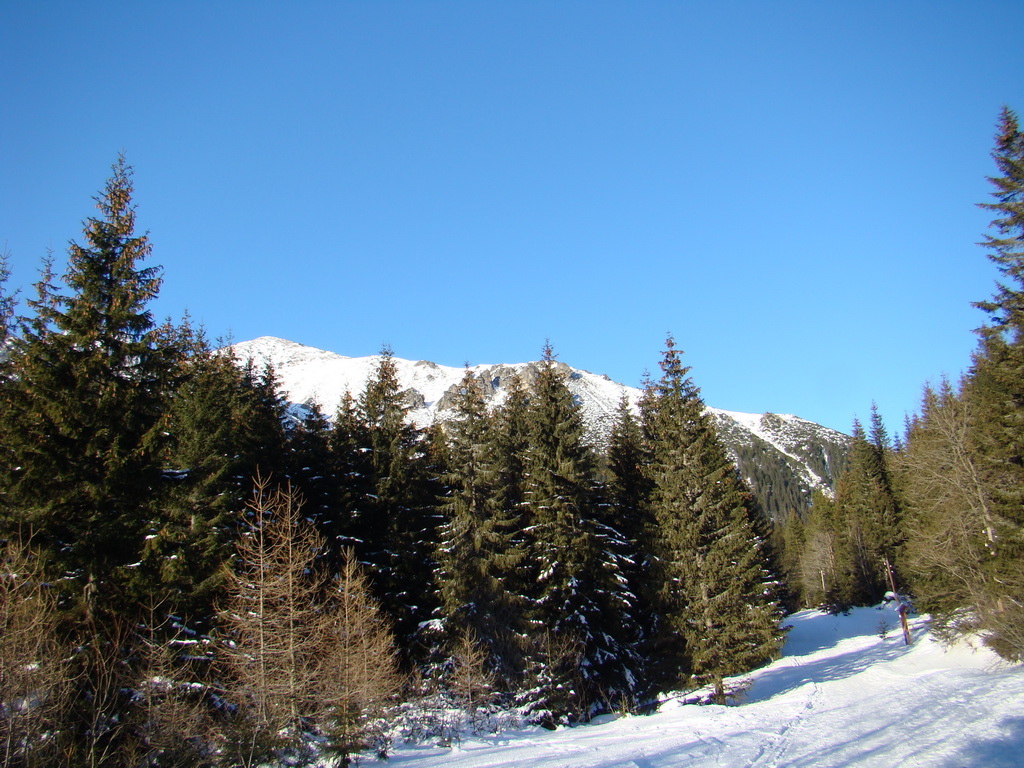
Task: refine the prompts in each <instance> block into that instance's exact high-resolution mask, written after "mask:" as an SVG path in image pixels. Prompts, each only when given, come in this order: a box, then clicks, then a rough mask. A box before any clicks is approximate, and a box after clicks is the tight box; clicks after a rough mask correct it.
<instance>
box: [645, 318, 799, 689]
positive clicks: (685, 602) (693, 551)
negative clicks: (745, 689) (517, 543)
mask: <svg viewBox="0 0 1024 768" xmlns="http://www.w3.org/2000/svg"><path fill="white" fill-rule="evenodd" d="M660 365H661V370H662V376H661V378H660V379H659V380H658V382H657V383H656V384H655V385H654V388H653V397H652V398H650V399H649V400H648V406H647V407H648V409H649V410H650V411H651V412H650V413H649V414H648V415H647V416H646V417H645V421H646V422H647V423H648V424H649V429H650V430H652V433H651V434H650V435H649V439H650V440H651V442H652V462H651V468H650V479H651V482H652V484H653V494H652V505H653V512H654V516H655V525H656V535H655V547H656V549H655V554H656V556H657V560H656V563H657V567H658V571H659V577H660V580H661V584H662V588H661V590H660V593H659V595H658V604H659V611H660V614H661V624H660V627H659V636H660V642H659V643H658V648H657V650H658V652H659V657H660V658H659V661H660V662H661V669H660V674H661V679H660V682H661V684H662V685H663V686H673V685H678V684H680V683H686V682H687V680H688V678H689V679H690V680H692V681H693V682H696V683H700V684H711V685H712V686H713V688H714V695H715V698H716V699H718V700H722V699H724V696H725V691H724V688H723V682H722V679H723V677H725V676H727V675H733V674H738V673H740V672H744V671H746V670H748V669H751V668H752V667H754V666H756V665H757V664H761V663H765V662H767V661H769V660H771V659H772V658H774V657H775V656H776V655H777V654H778V652H779V648H780V645H781V638H782V633H781V631H780V629H779V619H780V618H781V614H782V611H781V607H780V605H779V603H778V601H777V599H776V597H775V585H776V579H775V577H774V574H773V573H772V572H771V568H770V563H769V558H768V557H767V554H766V551H765V546H766V544H765V541H764V540H763V539H762V538H761V536H760V535H759V532H758V526H757V524H756V523H755V520H754V517H755V514H756V511H755V509H754V508H753V502H752V497H751V495H750V493H749V492H747V491H746V489H745V488H744V487H743V486H742V482H741V481H740V479H739V476H738V474H737V472H736V469H735V466H734V465H733V464H732V462H730V461H729V459H728V457H727V455H726V453H725V450H724V449H723V447H722V445H721V443H720V442H719V441H718V438H717V435H716V434H715V430H714V426H713V424H712V422H711V418H710V416H709V415H708V413H707V412H706V410H705V408H704V403H703V401H702V400H701V398H700V393H699V390H698V389H697V388H696V386H694V384H693V382H692V381H691V379H690V377H689V368H687V367H685V366H684V365H683V363H682V358H681V354H680V352H679V351H678V350H677V349H676V347H675V343H674V341H673V339H672V338H671V337H669V338H668V340H667V342H666V350H665V353H664V355H663V357H662V360H661V363H660Z"/></svg>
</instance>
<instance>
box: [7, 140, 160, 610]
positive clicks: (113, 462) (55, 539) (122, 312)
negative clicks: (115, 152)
mask: <svg viewBox="0 0 1024 768" xmlns="http://www.w3.org/2000/svg"><path fill="white" fill-rule="evenodd" d="M132 192H133V186H132V173H131V168H130V167H129V166H128V165H127V164H126V163H125V161H124V158H123V157H122V158H120V159H119V160H118V161H117V163H116V164H115V165H114V167H113V175H112V176H111V178H110V179H109V180H108V182H107V184H106V187H105V189H104V191H103V193H102V194H101V195H100V196H99V197H98V198H97V207H98V208H99V211H100V215H99V216H98V217H93V218H90V219H88V220H87V221H86V222H85V231H84V244H82V245H79V244H77V243H75V242H72V243H71V245H70V247H69V251H68V255H69V258H68V266H67V271H66V273H65V275H64V278H63V282H64V284H65V286H66V288H67V290H68V292H67V293H61V292H59V291H58V290H57V288H56V287H55V286H54V285H53V281H54V277H53V275H52V273H51V272H50V270H49V268H48V266H47V267H46V268H44V273H43V277H42V279H41V280H40V283H39V284H38V296H37V298H36V299H35V300H34V301H30V302H29V305H30V307H31V309H32V310H33V312H34V315H33V316H32V317H31V318H30V319H29V320H27V321H25V322H24V323H23V324H22V327H21V329H20V332H19V333H18V334H17V335H16V336H15V338H13V339H12V340H11V349H10V362H11V366H12V372H13V376H12V378H11V380H10V381H9V382H8V386H6V387H4V389H3V392H4V395H3V397H4V407H3V410H2V417H0V422H2V423H0V430H2V444H3V462H2V463H3V470H4V471H3V485H4V486H5V487H4V493H3V513H2V524H3V528H4V531H5V533H6V534H7V535H12V534H13V535H20V536H21V537H23V538H31V539H32V540H33V543H34V545H36V546H38V547H42V548H44V549H46V550H47V551H48V552H49V554H50V556H51V558H52V560H53V562H54V563H56V564H57V565H58V567H60V568H62V569H63V570H65V571H66V572H67V573H68V574H69V575H70V576H71V577H73V579H74V581H75V582H76V583H77V584H78V589H79V590H81V592H80V594H81V595H82V596H83V598H84V601H85V603H86V606H87V608H90V609H91V608H92V607H93V604H94V602H95V601H97V600H98V599H100V598H101V597H102V598H104V599H108V598H111V597H112V596H113V595H114V594H116V593H117V592H118V591H119V590H118V589H117V587H119V586H120V585H122V584H123V583H124V581H125V579H126V578H127V576H128V574H129V566H130V565H131V564H132V563H134V562H136V560H137V558H138V555H139V552H140V550H141V548H142V542H143V536H144V532H145V526H146V520H147V512H148V510H149V509H150V507H151V505H152V502H153V498H154V495H155V494H156V493H157V491H158V488H159V486H160V482H161V467H160V462H159V453H158V449H159V442H160V438H161V433H160V430H159V429H158V428H157V427H158V424H159V421H160V414H161V408H162V405H163V402H164V398H165V395H166V390H167V386H168V376H169V373H170V370H171V363H172V361H173V358H174V352H173V350H169V349H166V348H164V347H162V346H161V345H160V344H159V335H158V333H157V330H156V328H155V327H154V323H153V318H152V315H151V313H150V311H149V309H148V308H147V307H148V304H149V302H150V301H152V300H153V299H154V298H155V297H156V295H157V291H158V289H159V287H160V276H159V270H158V268H157V267H153V266H144V265H143V262H144V261H145V260H146V259H147V258H149V256H150V254H151V246H150V243H149V240H148V238H147V236H146V235H144V234H142V235H140V234H137V233H136V231H135V208H134V206H133V204H132ZM64 583H65V584H67V583H68V582H64Z"/></svg>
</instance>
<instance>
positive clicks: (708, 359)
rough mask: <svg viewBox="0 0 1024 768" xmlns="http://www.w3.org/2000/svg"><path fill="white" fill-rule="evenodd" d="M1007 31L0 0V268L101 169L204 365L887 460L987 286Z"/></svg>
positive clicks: (915, 15) (497, 7)
mask: <svg viewBox="0 0 1024 768" xmlns="http://www.w3.org/2000/svg"><path fill="white" fill-rule="evenodd" d="M1022 32H1024V3H1020V2H1016V1H1013V2H1010V1H1007V2H984V1H983V0H982V1H979V0H973V1H972V2H969V3H968V2H941V1H936V0H930V1H929V2H899V3H896V2H889V1H888V0H886V1H885V2H882V1H881V0H879V1H877V2H876V1H873V0H860V1H858V2H852V1H851V2H839V1H838V0H835V1H829V2H823V1H822V0H814V1H813V2H785V1H783V2H732V3H728V2H615V3H612V2H603V1H602V0H596V1H593V0H587V1H586V2H583V1H580V2H568V1H564V2H563V1H560V0H556V1H555V2H430V1H428V0H424V1H422V2H343V1H342V0H338V1H337V2H295V3H271V2H241V1H240V0H237V1H233V2H176V3H138V2H132V3H127V2H103V3H98V2H66V3H58V2H46V1H45V0H44V1H42V2H34V3H18V2H13V0H8V1H7V2H0V169H2V176H0V178H2V180H3V183H2V184H0V244H6V248H7V250H8V252H9V253H10V257H11V258H10V260H11V263H12V266H13V268H14V270H15V274H14V279H13V282H14V283H15V284H18V285H26V286H27V285H29V284H31V283H32V282H33V281H34V280H35V278H36V271H37V268H38V265H39V262H40V259H41V257H42V256H43V255H45V253H46V251H47V249H48V248H52V249H53V250H54V251H55V255H56V257H57V259H58V261H60V260H61V259H63V257H64V255H65V253H66V245H67V242H68V240H70V239H72V238H77V237H79V235H80V231H81V221H82V220H83V219H84V218H86V217H88V216H90V215H92V213H93V211H94V209H93V207H92V196H93V195H95V194H96V193H97V191H98V190H99V189H100V188H101V187H102V185H103V183H104V180H105V178H106V177H107V175H108V172H109V168H110V165H111V163H112V162H113V161H114V159H115V158H116V156H117V153H118V152H120V151H123V152H124V153H125V154H126V156H127V158H128V161H129V162H130V163H131V164H132V165H134V167H135V183H136V201H137V203H138V210H139V224H140V226H141V227H142V228H145V229H148V230H149V231H150V234H151V238H152V241H153V244H154V248H155V253H154V261H155V262H157V263H159V264H161V265H163V267H164V269H165V282H164V286H163V289H162V292H161V296H160V299H159V301H158V302H157V305H156V307H155V312H156V314H157V315H158V316H159V317H164V316H173V317H180V315H181V314H182V312H183V311H184V310H185V309H186V308H187V309H188V310H189V311H190V312H191V314H192V315H193V317H194V318H196V319H197V320H201V321H202V322H203V323H204V324H205V326H206V328H207V330H208V332H209V333H210V335H211V336H214V337H216V336H223V335H227V334H230V335H231V336H232V337H233V338H234V340H236V341H241V340H245V339H249V338H253V337H256V336H261V335H274V336H281V337H284V338H288V339H292V340H294V341H298V342H302V343H305V344H310V345H313V346H317V347H321V348H324V349H330V350H333V351H336V352H340V353H342V354H346V355H351V356H360V355H367V354H373V353H375V352H377V351H378V350H379V349H380V347H381V345H382V344H384V343H388V344H390V345H391V346H392V347H393V349H394V351H395V354H397V355H399V356H400V357H406V358H413V359H420V358H425V359H430V360H433V361H435V362H438V363H441V364H446V365H462V364H463V363H464V362H470V363H472V364H476V363H495V362H519V361H523V360H530V359H536V358H537V357H538V355H539V352H540V349H541V347H542V345H543V344H544V341H545V339H550V340H551V342H552V344H553V345H554V347H555V350H556V352H557V353H558V354H559V356H560V359H562V360H563V361H564V362H567V363H569V364H570V365H574V366H577V367H580V368H585V369H587V370H590V371H593V372H595V373H606V374H608V375H609V376H610V377H611V378H613V379H616V380H619V381H622V382H625V383H627V384H634V385H635V384H638V383H639V382H640V379H641V376H642V374H643V372H644V371H645V369H650V370H652V371H655V370H656V368H657V361H658V358H659V354H660V350H661V349H662V346H663V342H664V338H665V334H666V332H668V331H671V332H672V333H673V334H674V335H675V337H676V340H677V343H678V345H679V346H680V347H681V348H682V349H684V350H685V351H686V360H687V362H688V363H689V364H690V365H691V366H692V369H693V370H692V375H693V377H694V380H695V381H696V383H697V384H698V385H699V386H700V387H701V388H702V391H703V395H704V398H705V400H706V401H707V402H708V403H709V404H710V405H714V406H717V407H720V408H726V409H730V410H737V411H750V412H761V411H775V412H779V413H796V414H798V415H800V416H803V417H805V418H809V419H812V420H815V421H819V422H821V423H824V424H826V425H828V426H831V427H835V428H839V429H843V430H848V429H849V426H850V423H851V420H852V418H853V417H854V416H855V415H858V416H860V417H861V418H862V419H866V417H867V415H868V410H869V407H870V404H871V402H872V400H875V401H877V402H878V405H879V407H880V409H881V412H882V413H883V415H884V416H885V418H886V420H887V422H888V423H889V426H890V431H896V430H898V429H899V428H900V426H901V424H902V420H903V416H904V414H905V413H906V412H907V411H913V410H914V409H915V408H916V406H917V403H918V400H919V395H920V390H921V386H922V385H923V383H924V382H925V381H926V380H929V379H931V380H935V379H937V378H938V377H940V376H941V375H942V374H943V373H947V374H949V375H951V376H954V377H955V376H957V375H958V374H959V372H960V371H961V370H963V369H964V368H965V367H966V366H967V365H968V364H969V359H970V353H971V351H972V349H973V348H974V343H975V341H974V336H973V334H972V332H971V331H972V329H973V328H975V327H977V326H978V325H979V324H980V323H981V322H982V320H983V317H982V315H981V313H980V312H979V311H978V310H975V309H972V308H971V306H970V302H972V301H976V300H981V299H985V298H987V297H988V296H989V295H990V294H991V293H992V289H993V285H994V280H995V278H996V274H995V271H994V268H993V267H992V266H991V265H990V264H989V262H988V261H987V260H986V258H985V255H984V251H983V249H981V248H979V247H977V245H975V243H977V242H978V241H979V240H981V238H982V235H983V234H984V232H985V230H986V226H987V223H988V219H989V218H990V216H989V215H987V214H986V213H985V212H984V211H981V210H979V209H978V208H977V207H976V206H975V204H976V203H978V202H983V201H985V200H987V199H988V197H989V190H990V188H989V185H988V183H987V182H986V180H985V177H986V175H989V174H991V173H992V172H993V170H994V166H993V164H992V161H991V157H990V151H991V146H992V136H993V134H994V125H995V121H996V118H997V115H998V112H999V109H1000V108H1001V107H1002V106H1003V105H1004V104H1006V105H1009V106H1010V107H1011V108H1015V109H1017V110H1024V46H1021V45H1020V38H1021V33H1022Z"/></svg>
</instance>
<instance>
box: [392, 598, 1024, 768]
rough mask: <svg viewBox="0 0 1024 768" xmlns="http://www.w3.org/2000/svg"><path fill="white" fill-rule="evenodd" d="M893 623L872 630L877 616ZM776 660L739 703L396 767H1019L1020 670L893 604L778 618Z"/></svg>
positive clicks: (673, 710)
mask: <svg viewBox="0 0 1024 768" xmlns="http://www.w3.org/2000/svg"><path fill="white" fill-rule="evenodd" d="M883 621H884V622H885V623H886V624H887V625H888V626H889V628H890V630H889V632H888V634H887V636H886V637H885V639H884V640H883V639H881V638H880V637H879V635H878V631H879V623H880V622H883ZM788 623H789V624H792V626H793V629H792V631H791V632H790V634H789V637H788V639H787V642H786V646H785V649H784V656H783V658H782V659H780V660H779V661H777V662H775V663H774V664H772V665H770V666H768V667H766V668H764V669H761V670H758V671H756V672H754V673H752V674H750V675H749V676H748V679H749V681H750V683H751V685H750V688H749V690H748V691H747V693H746V696H745V699H744V701H743V703H742V704H740V705H737V706H714V705H711V706H695V705H683V704H681V703H680V702H678V701H673V700H669V701H668V702H666V703H665V704H664V705H662V707H661V708H660V710H659V711H658V712H657V713H656V714H653V715H648V716H632V717H617V718H616V717H605V718H603V719H601V720H600V721H598V722H595V723H591V724H589V725H586V726H580V727H577V728H564V729H559V730H557V731H545V730H542V729H540V728H531V729H527V730H518V731H506V732H503V733H500V734H497V735H492V736H483V737H464V738H463V739H462V742H461V744H460V745H459V746H457V747H455V748H443V749H442V748H438V747H430V746H423V745H419V746H409V745H396V749H395V752H394V754H393V755H392V757H391V760H390V764H391V765H392V766H396V767H400V768H434V767H435V766H437V767H440V766H444V767H445V768H485V767H486V766H505V767H514V766H522V767H523V768H527V766H528V767H529V768H669V767H671V766H701V767H702V768H703V766H719V767H722V768H739V767H740V766H743V767H744V768H750V767H754V766H761V767H764V766H793V767H798V766H804V767H807V768H810V767H811V766H813V767H814V768H827V767H828V766H886V767H887V768H909V767H911V766H917V767H920V768H924V767H925V766H927V768H936V767H940V768H946V767H948V768H965V767H967V766H971V767H975V766H976V767H977V768H1010V767H1011V766H1013V767H1016V768H1020V767H1021V766H1024V667H1011V666H1007V665H1005V664H1002V663H1001V662H1000V661H999V659H998V658H997V657H996V656H995V655H994V654H992V653H991V652H990V651H988V650H987V649H985V648H982V647H978V645H977V644H971V643H960V644H958V645H956V646H954V647H952V648H945V647H943V646H942V645H940V644H939V643H938V642H937V641H935V640H934V639H933V638H932V637H931V636H930V635H929V634H928V632H927V628H926V622H925V620H924V619H912V620H911V627H912V630H913V632H914V643H913V645H911V646H909V647H907V646H905V645H904V643H903V637H902V634H901V633H900V632H899V630H898V618H897V616H896V613H895V611H894V610H893V609H892V608H891V607H888V608H884V609H882V610H879V609H874V608H862V609H858V610H854V611H852V612H851V613H850V615H848V616H828V615H825V614H822V613H818V612H814V611H805V612H802V613H798V614H795V615H793V616H791V617H789V619H788Z"/></svg>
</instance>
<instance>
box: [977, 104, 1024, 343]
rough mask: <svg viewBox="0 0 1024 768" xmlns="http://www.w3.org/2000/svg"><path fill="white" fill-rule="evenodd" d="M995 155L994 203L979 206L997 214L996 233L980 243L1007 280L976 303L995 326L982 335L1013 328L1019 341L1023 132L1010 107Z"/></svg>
mask: <svg viewBox="0 0 1024 768" xmlns="http://www.w3.org/2000/svg"><path fill="white" fill-rule="evenodd" d="M992 158H993V160H995V164H996V168H998V170H999V172H1000V173H1001V175H999V176H990V177H989V181H990V182H991V183H992V185H993V186H994V187H995V189H994V191H993V192H992V197H993V198H995V202H991V203H979V206H980V207H981V208H984V209H986V210H989V211H994V212H995V213H996V214H997V215H996V218H995V219H993V220H992V222H991V224H990V225H989V226H990V227H992V228H993V229H994V230H995V232H996V233H997V234H996V236H993V235H986V236H985V240H984V241H983V242H982V243H981V245H982V246H983V247H985V248H987V249H988V250H989V254H988V257H989V259H991V260H992V261H993V262H994V263H995V264H996V266H997V267H998V268H999V271H1000V273H1001V274H1002V276H1003V277H1004V278H1005V282H1000V283H998V284H997V288H996V293H995V295H994V296H993V298H992V300H990V301H980V302H976V303H975V306H976V307H978V308H979V309H982V310H984V311H985V312H988V313H989V315H990V316H991V321H992V323H993V326H994V328H987V329H986V328H983V329H981V333H982V335H983V336H985V337H988V338H994V335H998V333H999V332H1000V331H1001V330H1002V329H1006V328H1013V329H1015V333H1016V340H1017V341H1019V340H1020V337H1021V334H1022V333H1024V133H1022V132H1021V130H1020V126H1019V123H1018V119H1017V115H1016V113H1015V112H1014V111H1013V110H1011V109H1009V108H1008V107H1004V108H1003V110H1002V112H1001V113H1000V115H999V122H998V124H997V131H996V136H995V149H994V150H993V152H992Z"/></svg>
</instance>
